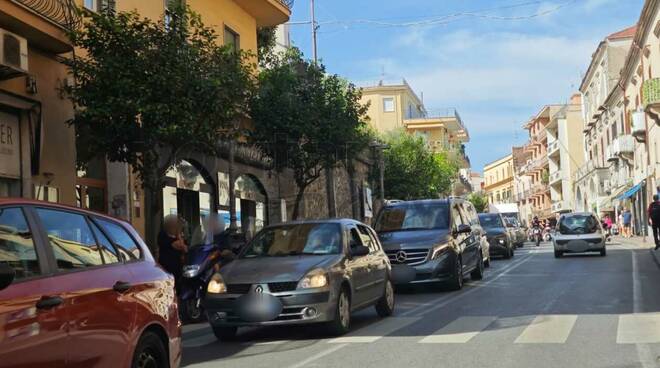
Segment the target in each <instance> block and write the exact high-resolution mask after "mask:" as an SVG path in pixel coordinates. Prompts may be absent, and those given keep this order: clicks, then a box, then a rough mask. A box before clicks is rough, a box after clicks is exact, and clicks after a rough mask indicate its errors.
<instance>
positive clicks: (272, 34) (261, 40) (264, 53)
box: [257, 27, 277, 66]
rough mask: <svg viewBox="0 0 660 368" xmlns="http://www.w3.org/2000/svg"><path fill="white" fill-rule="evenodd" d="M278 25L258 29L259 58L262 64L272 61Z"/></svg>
mask: <svg viewBox="0 0 660 368" xmlns="http://www.w3.org/2000/svg"><path fill="white" fill-rule="evenodd" d="M276 30H277V28H276V27H261V28H258V29H257V58H258V59H259V64H260V65H261V66H266V65H268V63H269V62H270V61H272V59H273V57H274V56H275V55H274V54H273V50H274V49H275V45H276V44H277V38H276V37H277V36H276Z"/></svg>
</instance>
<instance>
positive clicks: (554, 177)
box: [549, 171, 564, 184]
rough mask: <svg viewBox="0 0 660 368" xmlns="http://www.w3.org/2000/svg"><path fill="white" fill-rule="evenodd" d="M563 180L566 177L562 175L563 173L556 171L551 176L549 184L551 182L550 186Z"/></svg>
mask: <svg viewBox="0 0 660 368" xmlns="http://www.w3.org/2000/svg"><path fill="white" fill-rule="evenodd" d="M562 179H564V176H563V175H562V172H561V171H555V172H553V173H552V174H550V177H549V182H550V184H554V183H555V182H557V181H560V180H562Z"/></svg>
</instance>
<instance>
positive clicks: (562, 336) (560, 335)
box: [515, 314, 578, 344]
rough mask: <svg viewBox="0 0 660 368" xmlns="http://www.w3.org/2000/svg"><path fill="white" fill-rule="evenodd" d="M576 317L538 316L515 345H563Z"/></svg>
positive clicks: (570, 315)
mask: <svg viewBox="0 0 660 368" xmlns="http://www.w3.org/2000/svg"><path fill="white" fill-rule="evenodd" d="M577 317H578V316H577V315H574V314H569V315H540V316H536V318H534V320H533V321H532V323H531V324H530V325H529V326H527V328H525V330H524V331H523V332H522V333H521V334H520V336H518V338H517V339H516V341H515V343H516V344H563V343H565V342H566V340H567V339H568V335H570V333H571V330H572V329H573V326H574V325H575V321H577Z"/></svg>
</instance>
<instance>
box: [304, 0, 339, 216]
mask: <svg viewBox="0 0 660 368" xmlns="http://www.w3.org/2000/svg"><path fill="white" fill-rule="evenodd" d="M309 8H310V13H311V18H312V22H311V23H312V59H313V60H314V64H316V63H318V61H319V56H318V49H317V43H316V34H317V33H318V30H319V25H318V23H316V13H315V11H314V0H310V2H309ZM325 192H326V196H327V198H328V217H330V218H333V217H337V198H336V194H335V173H334V168H333V167H329V166H328V167H326V168H325Z"/></svg>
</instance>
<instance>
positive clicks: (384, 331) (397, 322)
mask: <svg viewBox="0 0 660 368" xmlns="http://www.w3.org/2000/svg"><path fill="white" fill-rule="evenodd" d="M420 319H421V318H419V317H418V318H400V317H390V318H387V319H385V320H383V321H382V322H380V323H375V324H373V325H369V326H366V327H363V328H361V329H359V330H356V331H355V332H354V333H352V334H351V336H343V337H337V338H335V339H332V340H330V341H328V343H329V344H346V343H371V342H374V341H376V340H378V339H381V338H383V337H385V336H387V335H389V334H391V333H392V332H394V331H396V330H398V329H401V328H404V327H406V326H408V325H411V324H413V323H415V322H417V321H419V320H420Z"/></svg>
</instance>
